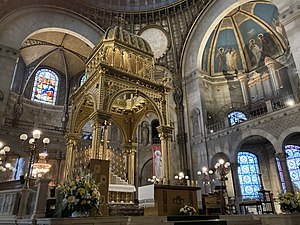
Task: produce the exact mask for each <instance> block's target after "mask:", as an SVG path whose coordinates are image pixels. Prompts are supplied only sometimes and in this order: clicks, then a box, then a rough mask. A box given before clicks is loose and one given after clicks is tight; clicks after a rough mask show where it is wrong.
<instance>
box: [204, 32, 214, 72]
mask: <svg viewBox="0 0 300 225" xmlns="http://www.w3.org/2000/svg"><path fill="white" fill-rule="evenodd" d="M214 34H215V31H213V32H212V33H211V34H210V36H209V38H208V41H207V43H206V45H205V48H204V52H203V56H202V70H204V71H206V72H208V65H209V58H210V54H211V49H212V48H211V40H212V38H213V36H214Z"/></svg>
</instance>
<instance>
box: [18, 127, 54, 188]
mask: <svg viewBox="0 0 300 225" xmlns="http://www.w3.org/2000/svg"><path fill="white" fill-rule="evenodd" d="M40 137H41V132H40V131H39V130H34V131H33V132H32V138H30V139H29V141H28V145H27V146H26V147H27V148H25V141H26V140H27V139H28V136H27V134H21V135H20V140H21V150H22V151H24V152H26V153H27V154H28V155H29V161H28V170H27V175H26V179H25V183H24V187H25V188H29V179H30V176H31V173H33V170H32V169H33V168H32V167H33V165H32V164H33V161H34V158H35V156H36V154H37V151H38V150H37V146H36V145H37V142H38V140H39V139H40ZM43 143H44V153H41V155H39V156H40V158H39V160H46V157H47V155H48V154H47V155H46V153H45V152H47V145H48V144H49V143H50V139H49V138H44V139H43ZM38 163H39V162H38ZM40 163H44V162H40ZM41 165H42V164H37V165H36V166H37V167H36V166H35V169H36V170H35V172H37V168H39V171H43V172H44V173H45V171H46V170H48V169H50V167H51V166H50V167H49V166H45V165H43V166H45V167H39V166H41ZM48 165H49V164H48ZM48 171H49V170H48ZM48 171H47V172H48Z"/></svg>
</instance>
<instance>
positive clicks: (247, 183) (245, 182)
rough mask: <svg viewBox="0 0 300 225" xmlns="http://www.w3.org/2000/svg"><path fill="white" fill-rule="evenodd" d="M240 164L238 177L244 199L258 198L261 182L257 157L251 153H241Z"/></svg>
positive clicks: (239, 154) (239, 155)
mask: <svg viewBox="0 0 300 225" xmlns="http://www.w3.org/2000/svg"><path fill="white" fill-rule="evenodd" d="M238 163H239V167H238V176H239V181H240V185H241V191H242V197H243V199H256V198H258V191H259V189H260V180H259V175H258V174H259V168H258V161H257V157H256V155H254V154H253V153H250V152H239V153H238Z"/></svg>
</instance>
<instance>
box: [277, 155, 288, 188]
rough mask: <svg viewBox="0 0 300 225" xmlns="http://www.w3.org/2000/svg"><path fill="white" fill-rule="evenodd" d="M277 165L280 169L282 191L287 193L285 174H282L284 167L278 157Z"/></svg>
mask: <svg viewBox="0 0 300 225" xmlns="http://www.w3.org/2000/svg"><path fill="white" fill-rule="evenodd" d="M276 163H277V168H278V173H279V178H280V182H281V186H282V190H283V191H284V192H286V187H285V182H284V177H283V172H282V167H281V164H280V160H279V158H278V157H276Z"/></svg>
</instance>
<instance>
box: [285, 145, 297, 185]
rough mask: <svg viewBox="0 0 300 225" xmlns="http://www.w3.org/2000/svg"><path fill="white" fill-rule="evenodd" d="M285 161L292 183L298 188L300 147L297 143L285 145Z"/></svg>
mask: <svg viewBox="0 0 300 225" xmlns="http://www.w3.org/2000/svg"><path fill="white" fill-rule="evenodd" d="M285 153H286V154H287V158H286V163H287V166H288V169H289V172H290V177H291V180H292V182H293V183H294V185H295V186H296V187H297V188H298V189H300V147H299V146H297V145H286V146H285Z"/></svg>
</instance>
